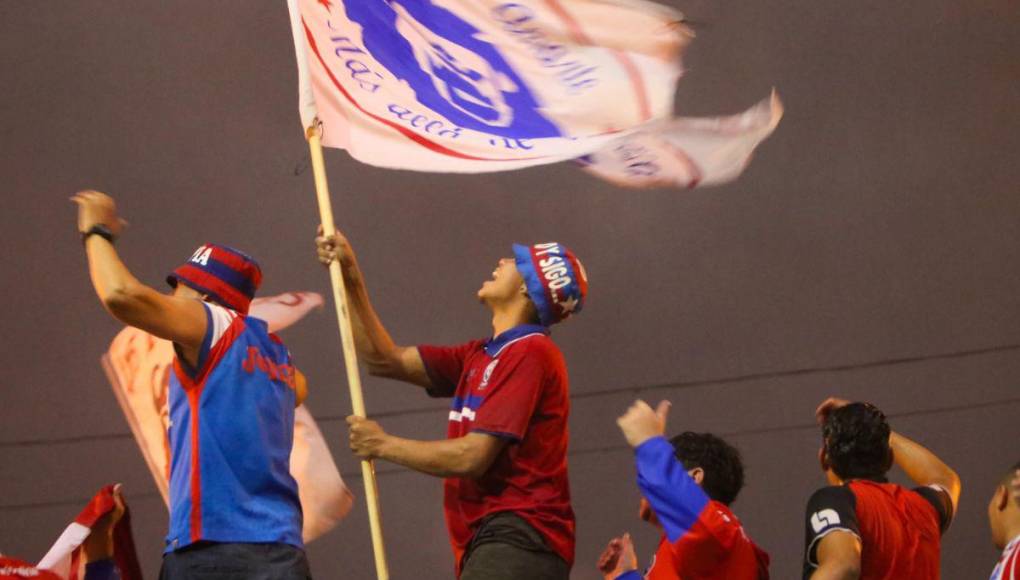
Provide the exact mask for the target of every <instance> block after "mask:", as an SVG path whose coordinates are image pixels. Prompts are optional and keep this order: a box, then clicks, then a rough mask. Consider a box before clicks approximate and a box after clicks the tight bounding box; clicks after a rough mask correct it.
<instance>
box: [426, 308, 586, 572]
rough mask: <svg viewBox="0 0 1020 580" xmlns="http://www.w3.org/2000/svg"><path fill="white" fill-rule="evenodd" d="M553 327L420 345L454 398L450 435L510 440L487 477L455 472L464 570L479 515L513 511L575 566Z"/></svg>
mask: <svg viewBox="0 0 1020 580" xmlns="http://www.w3.org/2000/svg"><path fill="white" fill-rule="evenodd" d="M548 334H549V331H548V329H547V328H546V327H544V326H538V325H521V326H517V327H514V328H512V329H510V330H508V331H506V332H504V333H502V334H500V335H499V336H496V337H494V338H492V339H491V340H488V341H485V340H475V341H471V342H468V343H466V344H463V345H460V346H454V347H436V346H420V347H418V352H419V353H421V357H422V360H423V361H424V362H425V367H426V369H427V370H428V373H429V378H430V379H431V382H432V387H431V388H430V389H429V394H430V395H432V396H435V397H453V403H452V405H451V409H450V421H449V426H448V429H447V436H448V437H449V438H451V439H453V438H457V437H463V436H465V435H467V434H469V433H473V432H474V433H486V434H489V435H492V436H495V437H500V438H503V439H506V440H507V441H508V444H507V445H506V447H504V449H503V451H502V453H500V455H499V456H498V457H497V458H496V460H495V461H494V462H493V464H492V466H491V467H489V470H488V471H487V472H486V473H485V474H484V475H483V476H482V477H480V478H478V479H469V478H448V479H447V480H446V481H445V483H444V508H445V512H446V522H447V526H448V528H449V531H450V543H451V544H452V546H453V551H454V557H455V561H456V565H457V575H458V576H459V575H460V569H461V558H462V556H463V555H464V550H465V549H466V548H467V546H468V544H469V543H470V541H471V538H472V536H473V535H474V533H475V530H476V529H477V527H478V525H479V524H480V522H481V521H482V520H483V519H484V518H485V517H486V516H489V515H491V514H495V513H498V512H513V513H515V514H517V515H518V516H520V517H521V518H522V519H524V520H525V521H526V522H528V524H529V525H531V526H532V527H533V528H535V530H537V531H538V532H539V533H540V534H541V535H542V537H543V538H544V539H545V541H546V544H547V545H548V547H549V548H550V549H551V550H552V551H554V552H555V553H557V554H559V556H560V557H562V558H563V559H564V560H565V561H566V562H567V563H568V564H571V565H573V561H574V512H573V509H572V508H571V505H570V485H569V483H568V481H567V441H568V436H567V416H568V415H569V412H570V399H569V391H568V384H567V368H566V364H565V363H564V361H563V355H562V354H561V353H560V350H559V348H557V347H556V345H555V344H554V343H553V342H552V340H551V339H550V338H549V336H548Z"/></svg>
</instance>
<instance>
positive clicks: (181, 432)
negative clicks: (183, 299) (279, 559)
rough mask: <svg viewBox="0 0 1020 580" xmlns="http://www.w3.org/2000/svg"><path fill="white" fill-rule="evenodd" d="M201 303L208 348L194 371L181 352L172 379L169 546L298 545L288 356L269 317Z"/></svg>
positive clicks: (298, 509) (298, 513)
mask: <svg viewBox="0 0 1020 580" xmlns="http://www.w3.org/2000/svg"><path fill="white" fill-rule="evenodd" d="M204 306H205V307H206V308H207V309H208V311H209V319H210V321H211V322H212V324H211V325H210V331H209V337H208V339H207V341H206V345H208V346H207V347H205V346H204V347H203V351H201V352H200V356H199V363H198V365H197V368H194V369H193V368H191V367H190V365H188V363H187V362H185V361H182V360H181V359H180V357H176V358H175V360H174V372H173V374H172V376H171V378H170V390H169V407H170V421H171V427H170V433H169V438H170V444H171V454H170V455H171V458H172V463H171V469H170V506H171V515H170V532H169V534H168V535H167V550H168V551H170V550H174V549H178V548H182V547H184V546H187V545H189V544H191V543H193V542H196V541H200V540H206V541H215V542H279V543H285V544H290V545H293V546H296V547H301V546H302V541H301V521H302V518H301V506H300V501H299V499H298V493H297V484H296V482H295V481H294V479H293V477H292V476H291V474H290V469H289V464H290V451H291V447H292V445H293V435H294V406H295V393H294V368H293V366H292V365H291V364H290V355H289V353H288V352H287V348H286V347H285V346H284V345H283V343H282V342H281V341H280V340H279V339H278V338H277V337H276V336H275V335H272V334H270V333H269V332H268V329H267V328H266V323H265V322H263V321H262V320H259V319H257V318H250V317H247V316H244V315H242V314H239V313H238V312H236V311H233V310H229V309H227V308H224V307H222V306H219V305H216V304H208V303H207V304H204ZM253 443H257V444H253Z"/></svg>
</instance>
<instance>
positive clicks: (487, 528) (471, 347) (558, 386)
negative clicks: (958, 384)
mask: <svg viewBox="0 0 1020 580" xmlns="http://www.w3.org/2000/svg"><path fill="white" fill-rule="evenodd" d="M316 243H317V246H318V253H319V260H320V261H321V262H322V263H324V264H327V265H328V264H329V263H331V262H332V261H333V260H336V259H339V260H340V264H341V270H342V273H343V277H344V281H345V287H346V292H347V304H348V306H349V309H350V313H351V319H352V324H353V330H354V338H355V342H356V345H357V351H358V357H359V359H360V360H362V361H363V362H364V363H365V364H366V366H367V367H368V371H369V372H370V373H371V374H372V375H375V376H381V377H386V378H391V379H396V380H400V381H404V382H407V383H411V384H414V385H417V386H420V387H423V388H424V389H425V390H426V392H427V393H428V394H429V395H430V396H433V397H451V398H452V399H453V404H452V405H451V410H450V415H449V425H448V430H447V439H445V440H440V441H415V440H410V439H404V438H400V437H395V436H393V435H390V434H388V433H386V432H385V431H384V430H383V429H382V428H381V427H380V426H379V424H378V423H376V422H375V421H371V420H368V419H366V418H363V417H358V416H350V417H348V418H347V422H348V423H349V425H350V446H351V449H352V450H353V451H354V452H355V453H356V454H357V455H358V456H359V457H361V458H363V459H376V458H377V459H383V460H386V461H390V462H392V463H396V464H398V465H403V466H404V467H408V468H411V469H414V470H416V471H419V472H422V473H427V474H429V475H434V476H437V477H442V478H445V483H444V497H445V499H444V508H445V513H446V520H447V526H448V528H449V532H450V542H451V545H452V547H453V552H454V558H455V567H456V573H457V576H458V577H459V578H460V579H461V580H482V579H484V580H502V579H506V580H511V579H519V578H529V579H531V580H566V579H567V578H568V577H569V574H570V568H571V566H572V565H573V559H574V513H573V510H572V508H571V503H570V488H569V483H568V480H567V460H566V453H567V417H568V414H569V406H570V404H569V393H568V383H567V372H566V365H565V364H564V361H563V356H562V354H561V353H560V351H559V349H558V348H557V347H556V345H555V344H554V343H553V342H552V340H551V339H550V338H549V326H550V325H552V324H555V323H557V322H560V321H562V320H564V319H566V318H567V317H569V316H570V315H571V314H573V313H576V312H579V311H580V310H581V308H582V306H583V304H584V299H585V297H586V295H587V286H588V282H587V277H586V275H585V272H584V269H583V267H582V266H581V263H580V262H579V261H578V260H577V258H576V257H575V256H574V254H573V253H572V252H570V251H569V250H567V249H566V248H565V247H563V246H562V245H560V244H558V243H555V242H552V243H545V244H536V245H534V246H530V247H529V246H521V245H515V246H514V247H513V253H514V257H513V258H504V259H502V260H500V261H499V263H498V265H497V266H496V269H495V270H494V271H493V273H492V278H491V279H489V280H486V281H485V282H484V283H483V284H482V286H481V288H480V289H479V290H478V292H477V297H478V299H479V301H481V302H482V303H483V304H484V305H485V306H486V307H487V308H488V309H489V311H490V312H491V313H492V335H491V338H488V339H482V340H473V341H470V342H467V343H464V344H462V345H459V346H453V347H439V346H417V347H414V346H399V345H397V344H395V343H394V342H393V340H392V339H391V338H390V335H389V333H388V332H387V331H386V328H385V327H383V325H382V323H381V322H380V321H379V317H378V316H377V315H376V313H375V310H374V309H373V307H372V304H371V302H370V300H369V296H368V290H367V288H366V285H365V281H364V277H363V275H362V273H361V269H360V267H359V266H358V262H357V258H356V257H355V254H354V251H353V249H352V248H351V245H350V244H349V243H348V241H347V240H346V238H345V237H344V236H343V235H342V234H341V233H340V232H339V231H337V232H336V233H335V234H334V235H332V236H323V235H322V232H321V231H320V236H319V237H318V238H316Z"/></svg>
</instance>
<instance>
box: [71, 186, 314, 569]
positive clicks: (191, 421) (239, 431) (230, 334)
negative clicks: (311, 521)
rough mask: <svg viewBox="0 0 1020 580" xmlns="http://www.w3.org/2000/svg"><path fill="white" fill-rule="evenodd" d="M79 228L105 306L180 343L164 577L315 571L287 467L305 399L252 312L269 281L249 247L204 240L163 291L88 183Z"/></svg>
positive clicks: (286, 355)
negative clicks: (120, 244) (149, 282)
mask: <svg viewBox="0 0 1020 580" xmlns="http://www.w3.org/2000/svg"><path fill="white" fill-rule="evenodd" d="M72 200H73V201H74V202H75V203H76V204H78V229H79V231H80V232H81V235H82V241H83V243H84V244H85V249H86V252H87V254H88V262H89V272H90V274H91V277H92V284H93V286H94V287H95V290H96V293H97V294H98V295H99V299H100V300H101V301H102V303H103V306H104V307H105V308H106V309H107V310H108V311H109V312H110V314H112V315H113V316H114V317H115V318H117V319H118V320H120V321H121V322H123V323H125V324H127V325H130V326H134V327H136V328H140V329H141V330H144V331H146V332H148V333H150V334H153V335H155V336H158V337H160V338H164V339H167V340H170V341H173V343H174V350H175V351H176V353H177V356H176V357H175V359H174V367H173V373H171V375H170V389H169V408H170V429H169V432H168V438H169V443H170V531H169V533H168V534H167V538H166V549H165V551H164V556H163V568H162V570H161V572H160V578H166V579H170V580H173V579H176V578H194V577H195V575H196V574H201V573H202V572H203V571H208V570H216V576H215V577H216V578H219V579H235V578H236V579H238V580H240V579H255V580H258V579H265V580H270V579H273V580H280V579H282V580H292V579H294V580H297V579H305V578H308V577H309V572H308V562H307V560H306V559H305V554H304V547H303V544H302V539H301V525H302V517H301V504H300V503H299V500H298V490H297V484H296V482H295V481H294V479H293V477H291V475H290V469H289V464H290V452H291V447H292V446H293V437H294V407H295V406H297V404H298V400H297V393H296V388H297V380H296V378H295V377H296V371H295V369H294V367H293V365H292V363H291V358H290V352H289V351H288V350H287V348H286V347H285V346H284V345H283V343H282V342H281V341H280V339H279V338H277V337H276V336H275V335H273V334H271V333H269V331H268V329H267V327H266V323H265V322H264V321H262V320H258V319H256V318H249V317H248V316H247V313H248V306H249V304H250V303H251V300H252V298H253V297H254V296H255V291H256V290H257V289H258V287H259V284H260V283H261V281H262V271H261V269H260V268H259V265H258V264H257V263H256V262H255V261H254V260H253V259H252V258H250V257H249V256H247V255H246V254H244V253H242V252H239V251H237V250H234V249H232V248H228V247H225V246H219V245H215V244H205V245H203V246H201V247H199V248H198V249H197V250H196V251H195V252H194V254H193V255H192V256H191V258H189V259H188V260H187V261H186V262H185V263H184V264H183V265H182V266H180V267H179V268H177V269H176V270H174V271H173V272H172V273H171V274H170V275H169V276H168V277H167V282H169V284H170V286H171V287H172V288H173V292H172V294H169V295H168V294H162V293H160V292H158V291H156V290H154V289H152V288H150V287H148V286H146V285H144V284H142V283H141V282H139V281H138V279H136V278H135V277H134V276H133V275H132V274H131V272H129V271H128V269H127V268H126V267H125V266H124V264H123V263H122V262H121V260H120V258H119V257H118V255H117V251H116V250H115V249H114V241H115V240H116V237H117V234H118V233H119V232H120V230H121V227H122V221H121V220H120V219H119V218H118V216H117V210H116V205H115V204H114V201H113V199H111V198H110V197H109V196H107V195H106V194H103V193H99V192H97V191H82V192H79V193H77V194H76V195H75V196H74V197H73V198H72Z"/></svg>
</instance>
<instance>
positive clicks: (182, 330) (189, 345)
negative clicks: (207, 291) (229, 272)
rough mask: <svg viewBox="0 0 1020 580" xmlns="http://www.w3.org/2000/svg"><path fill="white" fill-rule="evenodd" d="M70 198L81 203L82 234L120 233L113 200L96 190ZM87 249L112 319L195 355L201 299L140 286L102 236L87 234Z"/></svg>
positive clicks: (201, 330) (201, 325)
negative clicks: (101, 230)
mask: <svg viewBox="0 0 1020 580" xmlns="http://www.w3.org/2000/svg"><path fill="white" fill-rule="evenodd" d="M71 199H72V201H74V202H75V203H76V204H78V229H79V231H80V232H82V233H86V232H89V231H90V230H92V229H93V228H94V227H95V226H101V227H102V228H105V230H106V231H107V232H109V233H110V234H112V235H117V234H118V233H119V232H120V230H121V227H122V226H121V224H122V221H121V220H120V218H119V217H118V216H117V207H116V204H115V203H114V201H113V199H112V198H110V196H108V195H106V194H104V193H100V192H98V191H81V192H78V193H77V194H75V196H74V197H72V198H71ZM104 233H105V232H104ZM85 250H86V253H87V255H88V261H89V274H90V276H91V278H92V285H93V287H94V288H95V290H96V295H97V296H99V300H100V301H101V302H102V303H103V306H104V307H105V308H106V310H107V311H109V313H110V314H112V315H113V316H114V318H116V319H117V320H120V321H121V322H123V323H124V324H127V325H128V326H134V327H136V328H140V329H142V330H144V331H146V332H148V333H150V334H153V335H155V336H158V337H160V338H164V339H167V340H171V341H173V342H175V343H177V344H179V345H181V346H182V347H183V348H184V349H185V350H186V351H193V352H194V353H196V354H197V352H198V349H199V348H200V347H201V345H202V341H203V340H204V339H205V331H206V325H207V321H206V313H205V309H204V308H203V306H202V303H201V302H200V301H199V300H196V299H193V298H182V297H175V296H170V295H167V294H162V293H160V292H157V291H156V290H154V289H152V288H150V287H148V286H146V285H145V284H142V283H141V282H139V281H138V279H137V278H135V277H134V275H132V274H131V272H130V271H129V270H128V269H127V267H126V266H125V265H124V263H123V262H122V261H121V260H120V256H118V255H117V250H116V249H115V248H114V246H113V243H112V241H110V240H107V239H106V238H105V237H103V235H99V234H93V235H89V236H88V237H87V238H86V240H85ZM189 358H192V357H189Z"/></svg>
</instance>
